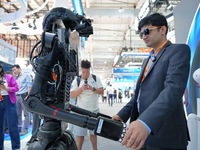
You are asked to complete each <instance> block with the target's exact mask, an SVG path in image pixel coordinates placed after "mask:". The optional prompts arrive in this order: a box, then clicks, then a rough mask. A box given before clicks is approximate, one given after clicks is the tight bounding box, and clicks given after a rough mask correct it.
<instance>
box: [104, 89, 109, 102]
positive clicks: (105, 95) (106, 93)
mask: <svg viewBox="0 0 200 150" xmlns="http://www.w3.org/2000/svg"><path fill="white" fill-rule="evenodd" d="M107 98H108V91H107V90H106V88H104V90H103V103H104V102H105V103H107Z"/></svg>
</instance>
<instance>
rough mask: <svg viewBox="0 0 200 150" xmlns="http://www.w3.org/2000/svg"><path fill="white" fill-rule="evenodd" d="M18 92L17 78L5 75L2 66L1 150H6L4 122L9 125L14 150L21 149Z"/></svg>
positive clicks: (0, 99)
mask: <svg viewBox="0 0 200 150" xmlns="http://www.w3.org/2000/svg"><path fill="white" fill-rule="evenodd" d="M18 90H19V88H18V85H17V82H16V80H15V78H14V77H13V76H12V75H11V74H5V73H4V70H3V67H2V66H1V65H0V118H1V119H0V150H4V121H6V122H7V125H8V130H9V134H10V138H11V145H12V150H19V149H20V136H19V131H18V122H17V112H16V95H15V92H17V91H18ZM4 118H6V120H5V119H4Z"/></svg>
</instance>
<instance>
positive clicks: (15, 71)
mask: <svg viewBox="0 0 200 150" xmlns="http://www.w3.org/2000/svg"><path fill="white" fill-rule="evenodd" d="M12 72H13V75H14V76H18V75H19V74H20V72H21V71H20V69H18V68H16V67H13V68H12Z"/></svg>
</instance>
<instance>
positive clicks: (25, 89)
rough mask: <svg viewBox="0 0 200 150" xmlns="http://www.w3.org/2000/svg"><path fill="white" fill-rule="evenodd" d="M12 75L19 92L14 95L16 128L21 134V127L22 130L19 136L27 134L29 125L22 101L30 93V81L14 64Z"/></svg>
mask: <svg viewBox="0 0 200 150" xmlns="http://www.w3.org/2000/svg"><path fill="white" fill-rule="evenodd" d="M12 71H13V74H14V76H15V78H16V80H17V83H18V86H19V91H18V92H17V93H16V96H17V103H16V104H17V115H18V127H19V131H20V132H21V130H22V126H23V130H22V132H21V133H20V135H21V136H23V135H25V134H27V133H28V127H29V124H30V119H29V118H30V115H29V112H28V110H27V109H26V107H25V105H24V103H23V100H25V98H26V97H27V95H28V93H29V92H30V89H31V86H32V79H31V76H30V75H29V74H24V73H23V72H22V70H21V67H20V66H19V65H18V64H16V65H13V66H12ZM22 111H23V114H24V118H25V120H24V125H22Z"/></svg>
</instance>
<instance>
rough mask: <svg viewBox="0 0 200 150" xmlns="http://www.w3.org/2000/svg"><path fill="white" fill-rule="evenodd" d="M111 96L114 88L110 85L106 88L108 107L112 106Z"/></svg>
mask: <svg viewBox="0 0 200 150" xmlns="http://www.w3.org/2000/svg"><path fill="white" fill-rule="evenodd" d="M113 95H114V88H113V87H112V84H110V86H109V87H108V106H111V107H112V106H113Z"/></svg>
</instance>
